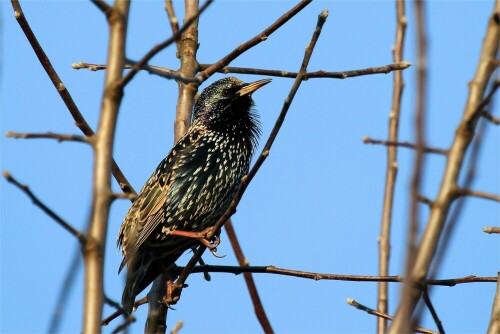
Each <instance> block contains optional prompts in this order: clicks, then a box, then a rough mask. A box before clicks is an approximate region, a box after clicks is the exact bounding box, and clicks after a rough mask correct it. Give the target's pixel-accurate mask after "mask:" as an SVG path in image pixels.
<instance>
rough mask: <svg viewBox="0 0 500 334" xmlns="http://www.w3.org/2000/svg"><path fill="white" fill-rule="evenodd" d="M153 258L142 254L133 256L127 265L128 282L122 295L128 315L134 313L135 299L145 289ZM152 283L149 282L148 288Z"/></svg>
mask: <svg viewBox="0 0 500 334" xmlns="http://www.w3.org/2000/svg"><path fill="white" fill-rule="evenodd" d="M151 261H152V256H151V254H149V253H147V254H146V253H141V254H136V255H135V256H133V257H132V258H131V259H130V260H129V261H128V263H127V280H126V282H125V289H124V290H123V295H122V304H123V309H124V311H125V312H127V314H131V313H132V309H133V307H134V302H135V297H136V296H137V295H138V294H139V293H140V292H141V291H142V290H143V289H144V288H145V286H144V280H145V278H146V274H147V273H148V271H149V268H150V266H151ZM149 283H151V282H148V283H147V284H146V286H147V285H148V284H149Z"/></svg>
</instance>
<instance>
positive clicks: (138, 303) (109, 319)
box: [101, 297, 148, 326]
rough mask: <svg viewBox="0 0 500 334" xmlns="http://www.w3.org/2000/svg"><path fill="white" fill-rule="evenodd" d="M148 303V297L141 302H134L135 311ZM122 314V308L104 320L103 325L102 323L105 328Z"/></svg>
mask: <svg viewBox="0 0 500 334" xmlns="http://www.w3.org/2000/svg"><path fill="white" fill-rule="evenodd" d="M147 302H148V297H144V298H141V299H139V300H136V301H135V302H134V309H136V308H137V307H139V306H141V305H144V304H146V303H147ZM122 314H123V309H122V308H120V309H119V310H117V311H115V312H114V313H112V314H111V315H109V316H107V317H106V318H104V319H103V320H102V322H101V323H102V325H103V326H107V325H108V324H109V323H110V322H111V321H113V320H114V319H116V318H118V317H119V316H120V315H122Z"/></svg>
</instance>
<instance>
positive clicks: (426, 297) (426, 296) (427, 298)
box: [422, 287, 445, 334]
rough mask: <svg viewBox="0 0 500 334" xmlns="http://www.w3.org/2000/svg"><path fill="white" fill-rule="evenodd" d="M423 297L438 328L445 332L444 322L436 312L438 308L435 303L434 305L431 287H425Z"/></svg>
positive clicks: (440, 331)
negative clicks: (430, 294)
mask: <svg viewBox="0 0 500 334" xmlns="http://www.w3.org/2000/svg"><path fill="white" fill-rule="evenodd" d="M422 299H423V300H424V303H425V305H427V308H428V309H429V312H431V315H432V319H433V320H434V323H435V324H436V327H437V328H438V331H439V333H440V334H445V331H444V328H443V324H442V323H441V320H440V319H439V316H438V315H437V312H436V309H435V308H434V305H432V302H431V298H430V296H429V289H427V287H425V288H424V289H423V290H422Z"/></svg>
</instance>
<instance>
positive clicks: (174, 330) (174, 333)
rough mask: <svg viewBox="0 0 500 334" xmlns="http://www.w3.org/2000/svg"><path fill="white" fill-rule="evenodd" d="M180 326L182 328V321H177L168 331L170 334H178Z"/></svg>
mask: <svg viewBox="0 0 500 334" xmlns="http://www.w3.org/2000/svg"><path fill="white" fill-rule="evenodd" d="M182 326H184V322H183V321H182V320H179V321H177V323H176V324H175V326H174V328H172V330H171V331H170V334H178V333H179V331H180V330H181V328H182Z"/></svg>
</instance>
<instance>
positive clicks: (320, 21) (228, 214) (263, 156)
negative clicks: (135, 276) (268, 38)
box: [171, 10, 328, 303]
mask: <svg viewBox="0 0 500 334" xmlns="http://www.w3.org/2000/svg"><path fill="white" fill-rule="evenodd" d="M327 17H328V11H327V10H324V11H323V12H322V13H321V14H320V15H319V16H318V23H317V25H316V28H315V30H314V33H313V36H312V38H311V42H310V43H309V45H308V46H307V48H306V51H305V54H304V59H303V61H302V65H301V67H300V71H299V75H298V76H297V78H296V79H295V81H294V84H293V86H292V88H291V89H290V93H289V94H288V97H287V98H286V99H285V102H284V103H283V108H282V110H281V113H280V115H279V116H278V119H277V120H276V123H275V125H274V127H273V130H272V131H271V134H270V135H269V138H268V140H267V142H266V144H265V145H264V148H263V149H262V153H261V154H260V156H259V157H258V158H257V161H256V162H255V164H254V166H253V167H252V169H251V170H250V172H249V173H248V175H246V176H244V177H243V179H242V181H241V186H240V188H239V189H238V192H237V193H236V195H235V197H234V198H233V200H232V201H231V204H230V206H229V208H228V209H227V210H226V212H225V213H224V214H223V215H222V216H221V217H220V218H219V220H218V221H217V223H216V224H215V225H214V226H213V228H212V231H211V232H210V233H208V234H207V239H208V240H210V239H211V238H212V237H213V235H214V234H215V233H216V232H217V231H218V230H219V229H220V228H221V227H222V225H224V223H225V222H226V221H227V220H228V219H229V218H230V217H231V215H232V214H233V213H234V212H235V210H236V207H237V206H238V203H239V202H240V200H241V197H242V196H243V193H244V192H245V190H246V188H247V187H248V184H249V183H250V181H251V180H252V179H253V177H254V176H255V174H256V173H257V171H258V170H259V168H260V166H262V164H263V163H264V161H265V160H266V158H267V156H268V155H269V151H270V149H271V146H272V144H273V142H274V140H275V139H276V136H277V135H278V132H279V130H280V128H281V125H282V124H283V122H284V120H285V116H286V114H287V112H288V109H289V108H290V105H291V103H292V101H293V98H294V97H295V94H296V93H297V90H298V88H299V86H300V84H301V83H302V79H303V75H304V73H305V71H306V70H307V65H308V64H309V60H310V59H311V55H312V52H313V50H314V46H315V44H316V41H317V40H318V37H319V35H320V33H321V28H322V26H323V24H324V23H325V21H326V18H327ZM206 248H207V247H206V246H204V245H201V246H200V247H199V248H198V250H197V251H196V253H195V254H194V255H193V257H192V258H191V259H190V260H189V263H188V264H187V265H186V267H185V268H184V270H183V271H182V272H181V274H180V275H179V278H178V279H177V281H176V282H175V284H174V289H173V290H174V291H173V293H172V300H171V302H174V303H175V302H176V301H177V300H178V299H179V298H180V293H181V291H182V288H183V286H184V282H185V281H186V279H187V277H188V276H189V274H190V273H191V270H192V269H193V268H194V266H195V265H196V263H197V262H198V259H199V258H200V257H201V256H202V254H203V252H204V251H205V250H206Z"/></svg>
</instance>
